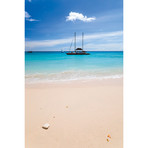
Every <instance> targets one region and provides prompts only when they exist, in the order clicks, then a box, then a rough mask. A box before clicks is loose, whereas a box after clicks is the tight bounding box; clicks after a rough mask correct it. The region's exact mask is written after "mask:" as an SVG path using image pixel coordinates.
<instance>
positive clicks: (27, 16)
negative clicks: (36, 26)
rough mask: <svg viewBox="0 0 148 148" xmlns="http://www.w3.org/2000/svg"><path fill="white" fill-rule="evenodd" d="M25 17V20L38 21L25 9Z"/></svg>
mask: <svg viewBox="0 0 148 148" xmlns="http://www.w3.org/2000/svg"><path fill="white" fill-rule="evenodd" d="M25 19H26V21H30V22H34V21H38V20H36V19H33V18H31V15H30V14H29V13H28V12H27V11H25Z"/></svg>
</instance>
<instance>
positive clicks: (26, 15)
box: [25, 11, 31, 19]
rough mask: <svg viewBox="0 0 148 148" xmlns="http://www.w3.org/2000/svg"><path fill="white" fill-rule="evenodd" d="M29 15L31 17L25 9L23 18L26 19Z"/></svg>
mask: <svg viewBox="0 0 148 148" xmlns="http://www.w3.org/2000/svg"><path fill="white" fill-rule="evenodd" d="M30 17H31V15H30V14H29V13H28V12H27V11H25V18H26V19H28V18H30Z"/></svg>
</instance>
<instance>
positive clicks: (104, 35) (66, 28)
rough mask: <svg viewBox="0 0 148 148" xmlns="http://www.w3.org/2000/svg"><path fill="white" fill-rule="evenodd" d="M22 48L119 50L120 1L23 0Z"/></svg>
mask: <svg viewBox="0 0 148 148" xmlns="http://www.w3.org/2000/svg"><path fill="white" fill-rule="evenodd" d="M24 13H25V50H26V51H28V50H32V51H61V50H64V51H67V50H70V46H71V43H72V47H71V50H73V49H74V47H73V38H74V37H73V36H74V32H76V34H77V47H81V46H82V45H81V41H82V40H81V35H82V32H84V50H86V51H122V50H123V1H122V0H25V12H24Z"/></svg>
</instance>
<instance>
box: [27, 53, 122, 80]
mask: <svg viewBox="0 0 148 148" xmlns="http://www.w3.org/2000/svg"><path fill="white" fill-rule="evenodd" d="M89 53H90V55H66V53H61V52H32V53H28V52H25V81H26V83H51V82H63V81H75V80H84V81H87V80H92V79H93V80H94V79H96V80H102V79H118V78H121V77H122V76H123V52H122V51H93V52H89Z"/></svg>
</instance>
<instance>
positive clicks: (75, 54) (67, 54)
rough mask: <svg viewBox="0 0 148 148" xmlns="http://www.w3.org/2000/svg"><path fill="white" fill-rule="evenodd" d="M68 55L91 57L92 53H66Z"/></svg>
mask: <svg viewBox="0 0 148 148" xmlns="http://www.w3.org/2000/svg"><path fill="white" fill-rule="evenodd" d="M66 54H67V55H90V53H75V52H74V53H71V52H69V53H66Z"/></svg>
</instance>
